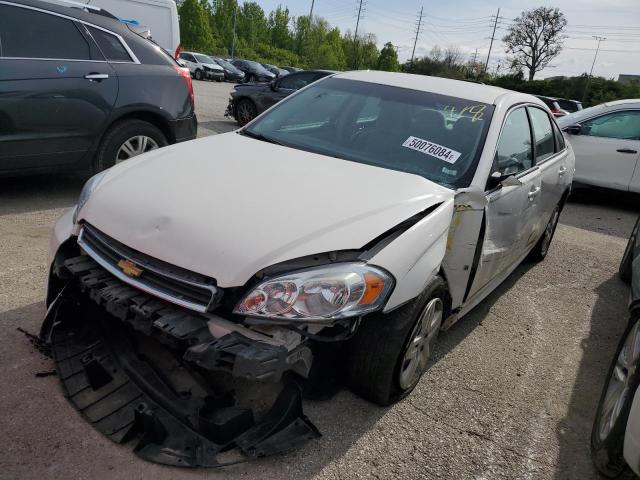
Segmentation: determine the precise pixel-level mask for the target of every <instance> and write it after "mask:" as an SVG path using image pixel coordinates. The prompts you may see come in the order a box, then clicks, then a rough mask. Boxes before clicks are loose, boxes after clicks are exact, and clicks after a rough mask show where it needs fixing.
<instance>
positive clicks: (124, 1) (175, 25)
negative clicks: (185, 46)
mask: <svg viewBox="0 0 640 480" xmlns="http://www.w3.org/2000/svg"><path fill="white" fill-rule="evenodd" d="M54 1H55V0H54ZM76 1H78V2H81V3H84V4H86V5H91V6H94V7H98V8H101V9H104V10H106V11H108V12H109V13H112V14H113V15H115V16H116V17H118V18H119V19H120V20H133V21H135V22H137V23H138V24H140V25H141V26H144V27H148V29H149V30H150V33H151V38H152V39H153V41H154V42H156V43H157V44H158V45H160V46H161V47H162V48H164V49H165V50H167V51H168V52H169V53H170V54H171V55H172V56H174V55H175V53H176V50H177V48H178V46H179V45H180V24H179V21H178V9H177V7H176V2H175V1H174V0H76Z"/></svg>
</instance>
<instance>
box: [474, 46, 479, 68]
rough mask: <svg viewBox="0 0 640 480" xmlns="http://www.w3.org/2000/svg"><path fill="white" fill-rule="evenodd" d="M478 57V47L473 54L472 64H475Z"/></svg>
mask: <svg viewBox="0 0 640 480" xmlns="http://www.w3.org/2000/svg"><path fill="white" fill-rule="evenodd" d="M477 58H478V49H477V48H476V51H475V52H474V54H473V64H474V65H475V64H476V59H477Z"/></svg>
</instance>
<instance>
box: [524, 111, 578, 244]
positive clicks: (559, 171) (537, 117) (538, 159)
mask: <svg viewBox="0 0 640 480" xmlns="http://www.w3.org/2000/svg"><path fill="white" fill-rule="evenodd" d="M527 109H528V111H529V118H530V120H531V127H532V130H533V139H534V155H535V164H536V166H538V168H540V176H541V181H542V183H541V187H542V191H541V192H540V204H539V206H540V221H539V222H537V223H536V224H535V225H534V226H533V233H534V235H533V237H532V241H535V240H536V239H537V238H538V237H539V236H540V235H542V232H543V230H544V228H545V226H546V225H547V223H548V220H549V219H550V218H551V213H552V212H553V210H554V209H555V208H556V205H558V203H559V202H560V199H561V198H562V195H563V194H564V192H565V190H566V188H567V180H566V179H567V178H568V177H569V173H568V172H567V169H568V166H567V155H568V154H569V153H568V150H567V149H566V147H565V145H564V142H560V141H556V140H560V139H556V138H555V136H556V135H557V134H558V133H554V127H553V125H554V123H553V120H551V118H549V114H548V113H547V112H546V111H544V110H543V109H542V108H538V107H534V106H529V107H528V108H527ZM555 131H556V132H557V129H555ZM530 246H531V245H530Z"/></svg>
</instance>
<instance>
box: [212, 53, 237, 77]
mask: <svg viewBox="0 0 640 480" xmlns="http://www.w3.org/2000/svg"><path fill="white" fill-rule="evenodd" d="M211 58H213V60H214V61H215V62H216V63H217V64H218V65H220V66H221V67H222V69H223V70H224V79H225V80H228V81H230V82H242V81H243V80H244V72H243V71H242V70H240V69H238V68H236V67H235V66H234V65H233V64H232V63H231V62H227V61H226V60H224V59H222V58H218V57H211Z"/></svg>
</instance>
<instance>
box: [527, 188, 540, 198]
mask: <svg viewBox="0 0 640 480" xmlns="http://www.w3.org/2000/svg"><path fill="white" fill-rule="evenodd" d="M540 190H542V187H534V188H532V189H531V190H530V191H529V193H528V194H527V197H529V200H533V199H534V198H536V195H538V194H539V193H540Z"/></svg>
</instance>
